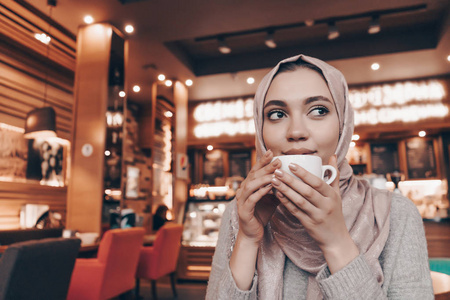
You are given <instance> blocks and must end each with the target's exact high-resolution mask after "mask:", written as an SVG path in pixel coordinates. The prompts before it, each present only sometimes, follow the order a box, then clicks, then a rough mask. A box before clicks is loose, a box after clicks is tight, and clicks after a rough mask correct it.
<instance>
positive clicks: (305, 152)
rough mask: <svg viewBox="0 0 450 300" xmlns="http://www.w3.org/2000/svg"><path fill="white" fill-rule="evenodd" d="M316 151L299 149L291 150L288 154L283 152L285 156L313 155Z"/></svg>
mask: <svg viewBox="0 0 450 300" xmlns="http://www.w3.org/2000/svg"><path fill="white" fill-rule="evenodd" d="M315 153H316V151H313V150H310V149H306V148H298V149H289V150H288V151H286V152H283V154H284V155H313V154H315Z"/></svg>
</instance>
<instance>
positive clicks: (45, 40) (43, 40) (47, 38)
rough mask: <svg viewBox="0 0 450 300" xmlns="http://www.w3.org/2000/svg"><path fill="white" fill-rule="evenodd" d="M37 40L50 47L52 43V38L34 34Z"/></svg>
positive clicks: (42, 34) (43, 34)
mask: <svg viewBox="0 0 450 300" xmlns="http://www.w3.org/2000/svg"><path fill="white" fill-rule="evenodd" d="M34 37H35V39H37V40H38V41H40V42H41V43H44V44H46V45H48V44H49V43H50V41H51V40H52V38H51V37H50V36H48V35H46V34H45V33H35V34H34Z"/></svg>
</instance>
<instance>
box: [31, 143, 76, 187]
mask: <svg viewBox="0 0 450 300" xmlns="http://www.w3.org/2000/svg"><path fill="white" fill-rule="evenodd" d="M66 156H67V144H66V143H64V141H63V140H61V139H58V138H50V139H33V140H29V141H28V161H27V179H29V180H37V181H39V183H40V184H42V185H49V186H61V187H62V186H64V185H65V180H66V174H65V173H66Z"/></svg>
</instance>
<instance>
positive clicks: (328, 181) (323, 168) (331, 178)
mask: <svg viewBox="0 0 450 300" xmlns="http://www.w3.org/2000/svg"><path fill="white" fill-rule="evenodd" d="M326 171H330V172H331V176H330V178H328V180H327V181H326V182H327V184H330V183H332V182H333V181H334V179H335V178H336V175H337V171H336V169H335V168H334V167H333V166H330V165H325V166H322V179H323V178H324V176H325V172H326Z"/></svg>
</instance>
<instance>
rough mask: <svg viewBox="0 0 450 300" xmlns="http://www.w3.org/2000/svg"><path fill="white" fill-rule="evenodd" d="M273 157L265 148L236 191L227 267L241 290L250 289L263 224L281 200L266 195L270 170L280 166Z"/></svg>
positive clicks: (267, 193) (272, 170)
mask: <svg viewBox="0 0 450 300" xmlns="http://www.w3.org/2000/svg"><path fill="white" fill-rule="evenodd" d="M272 158H273V153H272V151H270V150H269V151H267V152H266V154H265V155H264V156H263V157H262V158H261V159H260V160H259V161H258V162H256V164H255V165H254V166H253V168H252V169H251V171H250V173H248V175H247V178H245V180H244V181H243V182H242V183H241V186H240V188H239V189H238V190H237V192H236V200H237V209H238V215H239V232H238V234H237V238H236V242H235V244H234V247H233V253H232V254H231V258H230V269H231V274H232V275H233V278H234V281H235V283H236V285H237V287H238V288H239V289H241V290H249V289H250V287H251V284H252V281H253V276H254V274H255V268H256V259H257V257H258V249H259V242H260V241H261V239H262V238H263V235H264V226H266V224H267V222H269V220H270V218H271V217H272V215H273V213H274V212H275V209H276V208H277V206H278V204H279V203H280V202H279V201H278V199H277V197H275V196H274V195H273V194H269V192H270V190H271V189H272V184H271V183H270V182H271V180H272V178H273V172H275V170H276V169H277V168H279V167H280V166H281V162H280V161H279V160H278V159H277V160H275V161H274V162H271V161H272Z"/></svg>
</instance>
